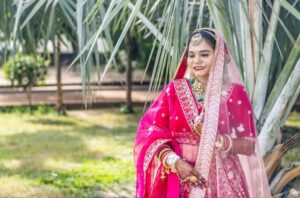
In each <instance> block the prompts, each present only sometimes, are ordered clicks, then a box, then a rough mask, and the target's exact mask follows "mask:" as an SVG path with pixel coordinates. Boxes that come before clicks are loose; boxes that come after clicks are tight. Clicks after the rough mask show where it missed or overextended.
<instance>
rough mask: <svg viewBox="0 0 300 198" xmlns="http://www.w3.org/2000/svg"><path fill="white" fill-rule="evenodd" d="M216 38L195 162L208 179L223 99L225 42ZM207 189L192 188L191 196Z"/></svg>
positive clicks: (218, 37)
mask: <svg viewBox="0 0 300 198" xmlns="http://www.w3.org/2000/svg"><path fill="white" fill-rule="evenodd" d="M216 38H217V39H216V49H217V52H216V54H217V56H216V57H215V59H214V60H213V62H214V65H213V68H212V70H211V75H209V79H208V86H207V93H206V98H205V100H204V101H205V102H204V103H205V104H204V108H205V109H206V114H205V116H204V124H203V131H202V134H201V138H200V145H199V150H198V154H197V159H196V164H195V169H196V170H197V171H199V172H200V173H201V176H202V177H204V178H205V179H206V181H207V180H208V177H209V173H210V168H211V162H212V157H213V152H214V145H215V139H216V135H217V131H218V119H219V117H218V116H219V107H220V100H221V97H220V92H221V88H222V75H223V65H224V48H225V46H224V42H223V41H222V39H221V36H220V35H219V34H216ZM205 191H206V190H205V189H201V188H192V189H191V192H190V196H189V197H191V198H198V197H204V196H205Z"/></svg>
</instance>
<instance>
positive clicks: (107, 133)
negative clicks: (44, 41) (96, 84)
mask: <svg viewBox="0 0 300 198" xmlns="http://www.w3.org/2000/svg"><path fill="white" fill-rule="evenodd" d="M141 114H142V108H139V109H137V113H136V114H135V115H125V114H121V113H120V112H119V109H116V108H115V109H100V110H91V111H69V112H68V116H58V115H56V114H55V113H51V112H50V113H47V114H41V113H36V114H34V115H29V114H28V113H18V112H11V113H0V126H1V127H0V143H1V149H0V197H9V198H14V197H17V198H20V197H26V198H27V197H30V198H32V197H33V198H34V197H38V198H42V197H47V198H48V197H51V198H52V197H55V198H60V197H133V196H134V193H135V192H134V190H135V169H134V164H133V159H132V149H133V144H134V138H135V131H136V125H137V122H138V120H139V117H140V115H141ZM287 125H288V126H291V127H298V128H300V119H299V113H292V114H291V116H290V118H289V120H288V122H287ZM299 151H300V149H299V148H295V149H293V150H292V151H290V152H289V153H288V154H287V155H286V157H285V160H284V161H285V163H288V162H290V161H300V155H299V154H298V153H299Z"/></svg>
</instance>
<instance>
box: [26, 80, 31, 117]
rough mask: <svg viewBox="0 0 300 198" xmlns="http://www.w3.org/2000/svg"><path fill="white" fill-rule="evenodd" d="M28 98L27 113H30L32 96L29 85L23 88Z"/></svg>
mask: <svg viewBox="0 0 300 198" xmlns="http://www.w3.org/2000/svg"><path fill="white" fill-rule="evenodd" d="M25 91H26V94H27V99H28V106H29V113H30V114H32V96H31V85H30V86H28V88H27V89H25Z"/></svg>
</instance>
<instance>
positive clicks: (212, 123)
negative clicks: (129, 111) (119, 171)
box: [134, 32, 271, 198]
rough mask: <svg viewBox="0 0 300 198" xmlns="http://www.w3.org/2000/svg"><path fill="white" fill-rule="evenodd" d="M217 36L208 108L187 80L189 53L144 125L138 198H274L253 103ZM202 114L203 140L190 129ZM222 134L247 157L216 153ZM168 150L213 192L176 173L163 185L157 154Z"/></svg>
mask: <svg viewBox="0 0 300 198" xmlns="http://www.w3.org/2000/svg"><path fill="white" fill-rule="evenodd" d="M215 35H216V48H215V57H214V60H213V65H212V67H211V70H210V74H209V80H208V85H207V90H206V96H205V100H204V102H197V100H196V99H195V95H194V93H193V91H192V88H191V85H190V82H189V80H188V79H187V78H186V77H187V75H188V74H189V72H188V69H187V62H186V53H187V52H186V51H185V52H184V54H183V56H182V59H181V61H180V64H179V66H178V70H177V72H176V75H175V77H174V79H173V80H172V81H171V82H170V83H169V84H168V85H167V86H166V87H165V88H164V89H163V90H162V91H161V93H160V94H159V96H158V97H157V98H156V100H155V101H154V102H153V103H152V105H151V106H150V108H149V109H148V111H147V112H146V113H145V114H144V116H143V117H142V118H141V120H140V123H139V126H138V129H137V137H136V142H135V147H134V160H135V163H136V169H137V181H136V197H139V198H140V197H151V198H160V197H161V198H164V197H166V198H177V197H208V198H209V197H222V198H223V197H253V198H259V197H271V195H270V190H269V185H268V181H267V177H266V173H265V169H264V164H263V161H262V157H261V156H260V153H259V146H258V144H257V138H256V129H255V124H254V117H253V111H252V108H251V103H250V101H249V99H248V96H247V92H246V90H245V88H244V86H243V83H242V80H241V78H240V75H239V71H238V69H237V67H236V65H235V63H234V60H233V58H232V55H231V52H230V50H229V49H227V47H226V44H225V42H224V39H223V38H222V37H221V36H220V35H219V34H218V33H217V32H215ZM202 111H205V113H204V123H203V128H202V134H201V136H198V135H196V134H194V133H193V132H192V128H191V123H192V121H193V119H194V118H195V116H197V115H199V114H200V113H201V112H202ZM218 134H227V135H229V136H230V137H231V138H232V139H233V140H237V141H236V143H235V145H234V146H235V151H239V150H240V151H241V152H240V153H243V154H240V153H239V152H236V153H228V154H223V153H220V152H219V151H218V150H216V149H215V141H216V136H217V135H218ZM247 142H251V143H252V144H246V143H247ZM243 143H245V144H243ZM165 144H168V145H169V146H170V147H171V148H172V150H173V151H174V152H175V153H176V154H177V155H179V156H180V157H181V158H183V159H185V160H186V161H188V162H190V163H191V164H193V165H194V166H195V169H196V170H197V171H199V172H200V173H201V175H202V176H203V177H204V178H205V179H206V180H207V181H208V184H209V187H208V188H205V189H201V188H195V187H191V186H189V184H187V183H180V180H179V178H178V176H177V175H176V174H175V173H169V174H168V175H167V177H166V178H165V179H162V178H161V174H162V171H163V165H162V163H161V162H160V160H159V159H158V158H157V152H158V150H159V149H160V147H162V146H163V145H165ZM247 145H252V147H249V146H247ZM248 151H253V152H248Z"/></svg>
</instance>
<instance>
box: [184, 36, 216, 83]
mask: <svg viewBox="0 0 300 198" xmlns="http://www.w3.org/2000/svg"><path fill="white" fill-rule="evenodd" d="M213 58H214V49H213V48H212V47H211V46H210V45H209V44H208V43H207V41H206V40H205V39H202V40H201V42H200V43H199V44H198V45H193V44H192V42H191V43H190V44H189V49H188V57H187V65H188V67H189V69H190V71H191V72H192V74H193V76H195V78H197V79H198V80H201V81H207V80H208V75H209V70H210V67H211V64H212V61H213Z"/></svg>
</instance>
